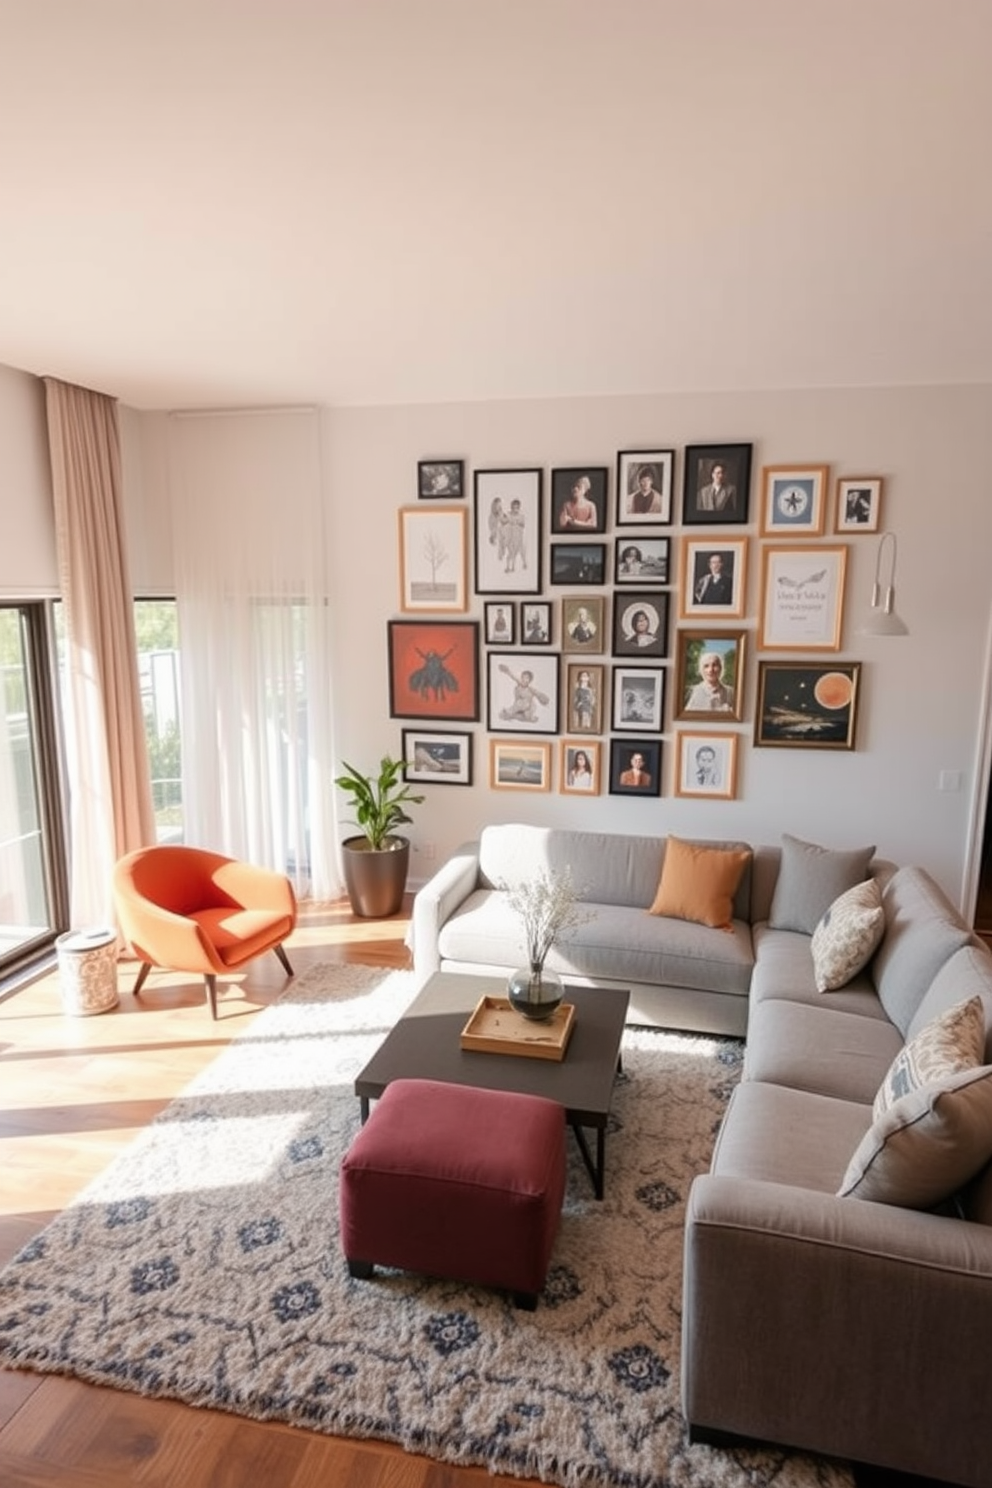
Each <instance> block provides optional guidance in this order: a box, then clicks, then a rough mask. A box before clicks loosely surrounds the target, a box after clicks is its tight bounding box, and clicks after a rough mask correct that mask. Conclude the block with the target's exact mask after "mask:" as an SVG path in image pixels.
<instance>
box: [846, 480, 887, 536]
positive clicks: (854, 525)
mask: <svg viewBox="0 0 992 1488" xmlns="http://www.w3.org/2000/svg"><path fill="white" fill-rule="evenodd" d="M881 505H882V477H881V476H880V475H867V476H851V477H850V478H848V477H847V476H845V477H844V478H843V479H842V480H839V481H838V482H837V508H836V512H835V515H834V531H835V532H877V531H878V522H879V510H880V508H881Z"/></svg>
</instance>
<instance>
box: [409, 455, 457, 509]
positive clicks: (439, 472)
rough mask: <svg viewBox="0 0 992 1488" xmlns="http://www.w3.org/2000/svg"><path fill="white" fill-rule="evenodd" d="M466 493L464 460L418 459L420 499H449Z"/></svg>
mask: <svg viewBox="0 0 992 1488" xmlns="http://www.w3.org/2000/svg"><path fill="white" fill-rule="evenodd" d="M464 495H465V461H464V460H448V459H443V460H418V461H417V500H418V501H449V500H453V499H458V498H460V497H462V496H464Z"/></svg>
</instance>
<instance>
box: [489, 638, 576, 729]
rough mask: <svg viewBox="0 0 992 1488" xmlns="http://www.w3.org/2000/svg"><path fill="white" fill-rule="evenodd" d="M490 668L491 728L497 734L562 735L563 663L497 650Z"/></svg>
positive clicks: (552, 657)
mask: <svg viewBox="0 0 992 1488" xmlns="http://www.w3.org/2000/svg"><path fill="white" fill-rule="evenodd" d="M486 661H487V666H488V682H489V688H488V698H489V711H488V727H489V729H490V731H491V732H493V733H496V732H499V731H502V732H503V733H506V732H507V730H513V731H514V732H515V733H518V734H519V733H528V734H556V733H557V732H558V688H559V674H558V668H559V660H558V657H557V655H542V654H541V653H540V652H534V653H532V652H530V651H495V652H492V651H491V652H490V653H489V655H488V656H487V658H486Z"/></svg>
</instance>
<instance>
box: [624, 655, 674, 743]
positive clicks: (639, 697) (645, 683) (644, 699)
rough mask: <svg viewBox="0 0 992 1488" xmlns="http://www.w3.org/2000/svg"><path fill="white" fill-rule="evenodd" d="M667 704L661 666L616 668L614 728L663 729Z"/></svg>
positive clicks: (635, 731)
mask: <svg viewBox="0 0 992 1488" xmlns="http://www.w3.org/2000/svg"><path fill="white" fill-rule="evenodd" d="M664 706H665V673H664V670H663V668H662V667H622V666H615V667H614V668H613V731H614V733H619V732H620V731H621V730H628V731H630V732H633V733H635V734H636V733H640V732H641V731H642V730H644V729H646V730H648V731H649V732H655V731H656V732H658V733H660V732H661V720H662V716H663V714H664Z"/></svg>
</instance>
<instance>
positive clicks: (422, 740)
mask: <svg viewBox="0 0 992 1488" xmlns="http://www.w3.org/2000/svg"><path fill="white" fill-rule="evenodd" d="M402 740H403V752H402V757H403V759H404V760H405V762H406V771H405V772H404V776H403V778H404V780H410V781H415V782H419V783H423V784H425V785H471V784H472V735H471V734H455V733H448V732H444V733H428V732H427V731H426V730H425V729H403V730H402Z"/></svg>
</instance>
